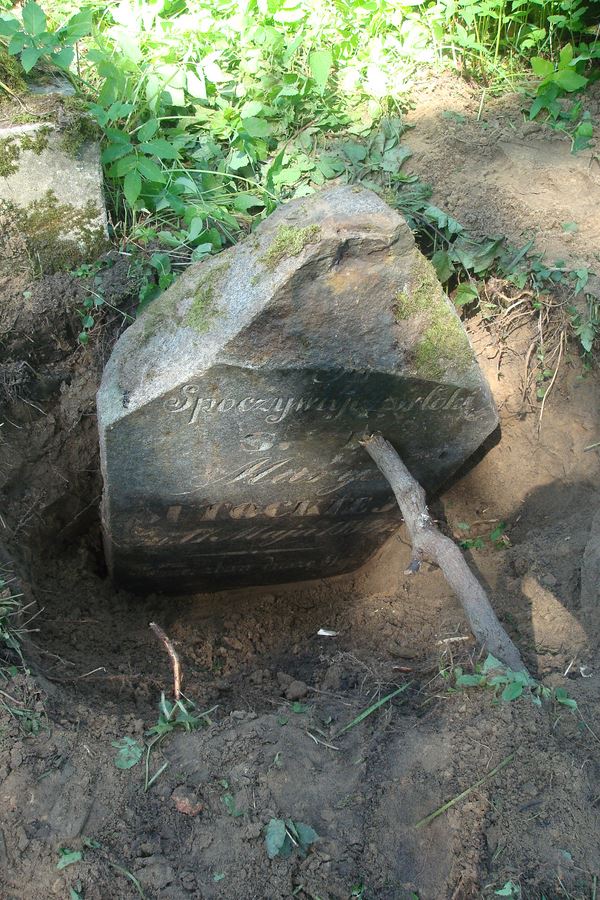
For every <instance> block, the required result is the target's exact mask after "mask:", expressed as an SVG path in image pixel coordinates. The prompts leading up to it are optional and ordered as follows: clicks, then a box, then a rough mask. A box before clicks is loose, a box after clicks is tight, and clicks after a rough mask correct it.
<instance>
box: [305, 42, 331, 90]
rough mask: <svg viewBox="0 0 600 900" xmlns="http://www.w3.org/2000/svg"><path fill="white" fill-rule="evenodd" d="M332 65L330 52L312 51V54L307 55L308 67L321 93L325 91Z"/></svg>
mask: <svg viewBox="0 0 600 900" xmlns="http://www.w3.org/2000/svg"><path fill="white" fill-rule="evenodd" d="M332 64H333V56H332V53H331V50H313V52H312V53H309V56H308V65H309V67H310V71H311V74H312V77H313V78H314V79H315V81H316V83H317V87H318V88H319V90H320V92H321V93H323V92H324V90H325V85H326V84H327V80H328V78H329V73H330V72H331V66H332Z"/></svg>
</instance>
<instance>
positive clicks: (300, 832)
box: [265, 819, 319, 859]
mask: <svg viewBox="0 0 600 900" xmlns="http://www.w3.org/2000/svg"><path fill="white" fill-rule="evenodd" d="M318 840H319V835H318V834H317V832H316V831H315V830H314V828H311V826H310V825H304V824H303V823H302V822H295V821H293V820H292V819H271V820H270V822H269V824H268V825H267V826H266V827H265V846H266V848H267V856H268V857H269V859H275V858H276V857H280V858H281V859H286V858H287V857H288V856H290V855H291V853H292V851H293V850H294V849H295V850H296V851H297V852H298V853H299V855H300V856H301V857H303V858H304V857H305V856H306V854H307V853H308V850H309V848H310V847H311V845H312V844H314V843H315V841H318Z"/></svg>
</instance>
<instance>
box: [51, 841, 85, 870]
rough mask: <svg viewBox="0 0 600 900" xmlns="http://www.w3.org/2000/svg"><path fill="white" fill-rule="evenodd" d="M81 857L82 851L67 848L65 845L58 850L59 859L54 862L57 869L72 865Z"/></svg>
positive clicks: (79, 860)
mask: <svg viewBox="0 0 600 900" xmlns="http://www.w3.org/2000/svg"><path fill="white" fill-rule="evenodd" d="M82 859H83V853H82V852H81V850H67V849H66V848H65V847H62V848H61V850H60V859H59V860H58V862H57V864H56V868H57V869H59V870H60V869H66V868H67V866H72V865H73V863H77V862H81V860H82Z"/></svg>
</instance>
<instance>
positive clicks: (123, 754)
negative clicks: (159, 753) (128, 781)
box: [111, 737, 144, 769]
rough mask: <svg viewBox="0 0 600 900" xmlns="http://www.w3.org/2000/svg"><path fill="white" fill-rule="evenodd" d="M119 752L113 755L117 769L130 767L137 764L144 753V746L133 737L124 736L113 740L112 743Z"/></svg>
mask: <svg viewBox="0 0 600 900" xmlns="http://www.w3.org/2000/svg"><path fill="white" fill-rule="evenodd" d="M111 746H113V747H115V749H117V750H118V751H119V752H118V753H117V755H116V756H115V766H116V767H117V769H131V768H133V766H135V765H137V764H138V763H139V761H140V760H141V758H142V756H143V754H144V748H143V747H142V745H141V744H140V743H139V742H138V741H136V740H135V739H134V738H130V737H124V738H121V739H120V740H118V741H113V742H112V745H111Z"/></svg>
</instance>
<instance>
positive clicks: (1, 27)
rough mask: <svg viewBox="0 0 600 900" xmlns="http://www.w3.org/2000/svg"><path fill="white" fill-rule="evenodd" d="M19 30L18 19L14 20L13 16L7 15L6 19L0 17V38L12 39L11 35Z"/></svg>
mask: <svg viewBox="0 0 600 900" xmlns="http://www.w3.org/2000/svg"><path fill="white" fill-rule="evenodd" d="M20 30H21V25H20V23H19V20H18V19H15V17H14V16H11V15H7V16H6V17H5V16H3V15H0V37H12V36H13V34H16V33H17V31H20Z"/></svg>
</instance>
